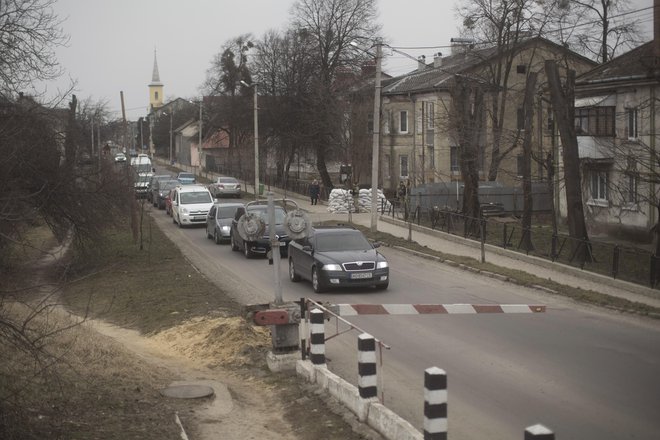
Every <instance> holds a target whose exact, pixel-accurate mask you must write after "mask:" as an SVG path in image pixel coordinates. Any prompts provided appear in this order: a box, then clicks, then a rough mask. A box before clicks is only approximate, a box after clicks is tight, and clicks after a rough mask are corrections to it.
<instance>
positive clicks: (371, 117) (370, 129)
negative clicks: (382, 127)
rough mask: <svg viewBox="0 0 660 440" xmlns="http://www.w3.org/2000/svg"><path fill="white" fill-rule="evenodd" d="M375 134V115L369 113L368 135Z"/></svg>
mask: <svg viewBox="0 0 660 440" xmlns="http://www.w3.org/2000/svg"><path fill="white" fill-rule="evenodd" d="M373 132H374V114H373V113H369V114H368V115H367V133H373Z"/></svg>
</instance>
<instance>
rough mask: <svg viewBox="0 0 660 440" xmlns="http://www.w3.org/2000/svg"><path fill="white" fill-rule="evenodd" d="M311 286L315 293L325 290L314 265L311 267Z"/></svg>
mask: <svg viewBox="0 0 660 440" xmlns="http://www.w3.org/2000/svg"><path fill="white" fill-rule="evenodd" d="M312 288H313V289H314V292H316V293H322V292H325V286H323V284H322V283H321V279H320V278H319V271H318V269H316V268H315V267H314V268H312Z"/></svg>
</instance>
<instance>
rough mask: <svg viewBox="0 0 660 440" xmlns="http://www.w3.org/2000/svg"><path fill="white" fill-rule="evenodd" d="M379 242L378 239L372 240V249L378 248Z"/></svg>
mask: <svg viewBox="0 0 660 440" xmlns="http://www.w3.org/2000/svg"><path fill="white" fill-rule="evenodd" d="M381 244H382V243H381V242H380V241H374V242H373V243H371V245H372V246H373V247H374V249H376V248H379V247H380V246H381Z"/></svg>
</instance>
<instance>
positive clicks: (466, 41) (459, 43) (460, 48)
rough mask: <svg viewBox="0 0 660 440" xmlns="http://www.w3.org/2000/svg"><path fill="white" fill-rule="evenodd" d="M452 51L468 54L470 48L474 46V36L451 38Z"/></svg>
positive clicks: (453, 52)
mask: <svg viewBox="0 0 660 440" xmlns="http://www.w3.org/2000/svg"><path fill="white" fill-rule="evenodd" d="M449 41H450V42H451V53H452V54H459V53H462V54H466V53H468V51H469V50H470V49H472V48H473V47H474V40H473V39H472V38H457V37H454V38H452V39H451V40H449Z"/></svg>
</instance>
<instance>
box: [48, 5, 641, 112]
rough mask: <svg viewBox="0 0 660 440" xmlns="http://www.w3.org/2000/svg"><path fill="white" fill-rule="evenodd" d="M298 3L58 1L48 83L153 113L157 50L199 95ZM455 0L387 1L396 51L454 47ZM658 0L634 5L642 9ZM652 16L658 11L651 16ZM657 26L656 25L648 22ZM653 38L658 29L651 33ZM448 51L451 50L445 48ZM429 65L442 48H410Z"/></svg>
mask: <svg viewBox="0 0 660 440" xmlns="http://www.w3.org/2000/svg"><path fill="white" fill-rule="evenodd" d="M293 2H294V0H248V1H241V0H188V1H182V0H178V1H177V0H110V1H108V0H57V3H56V4H55V11H56V13H57V14H58V15H59V16H60V17H61V18H64V19H65V22H64V31H65V32H66V33H67V34H69V36H70V41H69V44H68V46H67V47H64V48H61V49H59V50H58V51H57V54H58V59H59V61H60V63H61V64H62V67H64V69H65V70H66V75H65V77H63V78H61V79H60V81H57V82H54V83H50V84H48V92H47V94H48V95H50V96H52V95H54V92H55V90H56V89H57V88H62V87H65V85H66V84H67V82H68V78H72V79H74V80H77V82H78V87H77V90H76V94H77V96H78V98H79V99H85V98H87V97H90V96H91V97H93V98H94V99H95V100H98V99H107V100H108V103H109V108H110V109H111V110H112V111H115V112H116V113H115V116H117V117H119V116H120V109H121V105H120V98H119V92H120V91H123V92H124V100H125V105H126V108H127V117H128V118H129V119H131V120H135V119H137V118H138V117H140V116H144V115H145V114H146V109H147V106H148V103H149V94H148V89H147V85H148V84H149V82H150V81H151V72H152V66H153V52H154V48H156V49H157V51H158V67H159V71H160V79H161V81H162V82H163V83H164V85H165V86H164V93H165V97H166V101H167V100H170V99H173V98H177V97H184V98H193V97H195V96H198V95H199V87H200V85H201V84H202V82H203V81H204V78H205V76H206V70H207V69H208V67H209V65H210V62H211V59H212V57H213V56H214V55H215V54H217V53H218V52H220V49H221V47H222V46H223V44H224V43H225V42H226V41H228V40H229V39H231V38H233V37H235V36H237V35H240V34H244V33H252V34H253V35H255V36H256V37H261V36H262V35H263V34H264V32H266V31H267V30H270V29H284V28H285V27H286V26H287V24H288V21H289V18H290V15H289V12H290V8H291V5H292V4H293ZM455 3H456V2H455V1H454V0H408V1H401V0H379V1H378V8H379V19H378V20H379V22H380V24H381V25H382V28H383V35H384V36H385V38H386V39H387V40H388V42H389V43H390V44H391V45H392V46H395V47H411V48H412V47H428V46H446V45H448V44H449V40H450V38H451V37H455V36H457V35H458V32H457V29H458V24H459V22H458V20H457V19H456V17H455V14H454V4H455ZM652 3H653V0H633V5H634V6H635V8H641V7H648V6H652ZM649 14H650V11H649ZM644 26H645V29H650V24H649V23H645V24H644ZM648 38H649V39H650V31H648ZM445 50H446V49H445ZM405 51H406V52H407V53H409V54H411V55H412V56H414V57H417V56H418V55H421V54H424V55H426V57H427V61H430V60H431V59H432V55H433V53H435V52H438V51H441V52H442V51H443V49H442V48H429V49H422V50H415V49H405ZM414 67H415V62H413V61H412V60H409V59H407V58H405V57H403V56H401V55H398V54H390V55H389V56H387V57H386V59H385V64H384V70H385V71H387V72H388V73H390V74H393V75H397V74H402V73H405V72H406V71H409V70H412V69H413V68H414Z"/></svg>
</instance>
